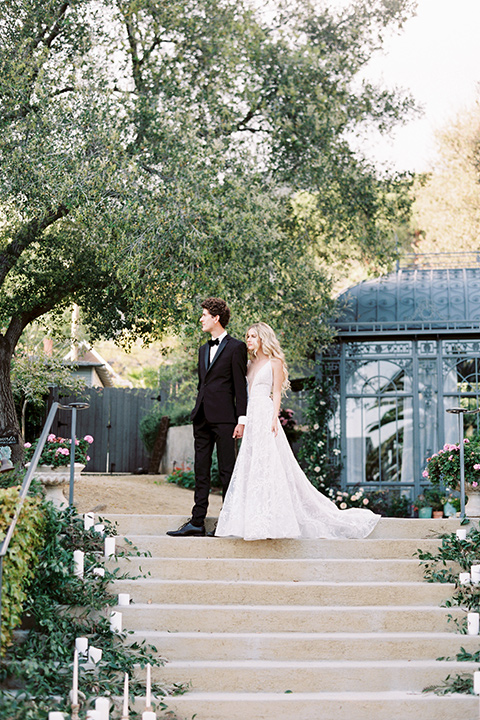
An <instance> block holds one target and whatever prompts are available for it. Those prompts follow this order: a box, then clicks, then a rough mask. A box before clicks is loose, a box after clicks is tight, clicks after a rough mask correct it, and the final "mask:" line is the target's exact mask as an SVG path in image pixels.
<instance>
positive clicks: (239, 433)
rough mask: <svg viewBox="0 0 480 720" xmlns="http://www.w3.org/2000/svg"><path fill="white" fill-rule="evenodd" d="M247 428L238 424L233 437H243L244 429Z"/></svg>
mask: <svg viewBox="0 0 480 720" xmlns="http://www.w3.org/2000/svg"><path fill="white" fill-rule="evenodd" d="M244 428H245V425H237V426H236V427H235V430H234V431H233V437H234V438H241V437H243V430H244Z"/></svg>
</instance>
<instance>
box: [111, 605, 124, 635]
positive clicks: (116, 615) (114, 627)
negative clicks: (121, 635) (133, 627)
mask: <svg viewBox="0 0 480 720" xmlns="http://www.w3.org/2000/svg"><path fill="white" fill-rule="evenodd" d="M110 630H111V631H112V632H122V613H121V612H116V611H115V610H114V611H113V612H112V613H110Z"/></svg>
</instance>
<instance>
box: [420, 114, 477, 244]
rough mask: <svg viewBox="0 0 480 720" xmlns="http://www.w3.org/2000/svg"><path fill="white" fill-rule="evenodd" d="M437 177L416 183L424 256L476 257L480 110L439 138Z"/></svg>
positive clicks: (457, 121) (433, 173) (457, 120)
mask: <svg viewBox="0 0 480 720" xmlns="http://www.w3.org/2000/svg"><path fill="white" fill-rule="evenodd" d="M437 151H438V152H437V158H436V160H435V162H434V163H433V167H432V171H431V172H430V173H427V174H425V175H424V176H422V177H420V178H418V180H417V181H416V188H415V190H416V193H415V194H416V201H415V206H414V217H413V223H414V229H415V231H416V233H417V241H416V243H415V246H416V249H417V250H418V251H420V252H451V250H452V247H454V248H455V251H457V252H459V251H463V252H468V251H475V252H476V251H477V250H478V238H479V236H480V185H479V181H480V104H479V103H477V104H476V105H475V106H474V107H472V108H470V109H468V110H466V111H464V112H462V113H461V114H459V115H458V117H457V118H455V119H454V120H453V121H452V122H450V123H449V124H448V125H446V126H445V127H444V128H442V129H441V130H439V132H438V133H437Z"/></svg>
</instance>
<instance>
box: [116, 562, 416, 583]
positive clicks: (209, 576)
mask: <svg viewBox="0 0 480 720" xmlns="http://www.w3.org/2000/svg"><path fill="white" fill-rule="evenodd" d="M117 564H118V566H119V568H120V570H121V572H126V571H128V572H129V573H130V574H131V575H136V574H138V573H139V572H142V573H150V576H151V577H155V578H159V579H162V580H182V579H186V578H188V579H190V580H216V579H218V578H221V579H222V580H264V579H265V578H268V580H272V581H273V580H275V581H288V580H290V581H294V580H295V581H302V580H304V581H308V580H311V581H313V580H318V581H327V580H328V581H330V582H342V581H345V580H346V579H347V578H348V580H350V581H352V582H360V581H364V582H367V581H372V582H387V581H392V582H421V581H423V569H422V567H421V565H420V564H419V561H418V560H416V559H412V560H403V559H397V560H376V559H367V560H364V559H359V560H355V561H354V562H352V561H351V560H345V559H329V558H310V559H304V560H302V559H295V560H293V559H284V560H277V559H275V558H270V559H266V560H265V559H263V558H204V559H203V560H202V562H201V563H199V562H198V558H180V557H178V558H177V557H176V558H169V557H149V558H144V557H142V558H136V557H134V558H131V559H121V558H118V561H117Z"/></svg>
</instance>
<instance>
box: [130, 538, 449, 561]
mask: <svg viewBox="0 0 480 720" xmlns="http://www.w3.org/2000/svg"><path fill="white" fill-rule="evenodd" d="M128 538H129V541H130V542H132V543H133V544H134V546H136V547H137V548H138V549H139V550H140V551H141V552H146V553H149V554H150V555H152V556H153V557H171V558H176V557H183V558H184V557H191V558H193V557H195V558H263V559H270V558H277V559H289V558H291V559H294V558H324V559H351V560H355V559H358V558H365V559H368V558H370V559H376V560H381V559H408V558H414V554H415V553H416V551H417V550H418V549H419V548H421V549H422V550H423V551H427V550H428V551H430V552H436V551H437V550H438V546H439V542H440V541H439V540H438V539H430V540H419V539H413V540H412V539H402V538H400V539H397V540H395V539H383V540H382V539H372V540H259V541H254V542H247V541H245V540H238V539H234V538H215V537H213V538H210V537H181V538H178V537H169V536H167V535H165V536H158V537H155V536H153V535H129V536H128ZM121 546H122V541H121V539H119V542H118V547H121ZM125 548H126V549H128V548H127V546H125Z"/></svg>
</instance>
